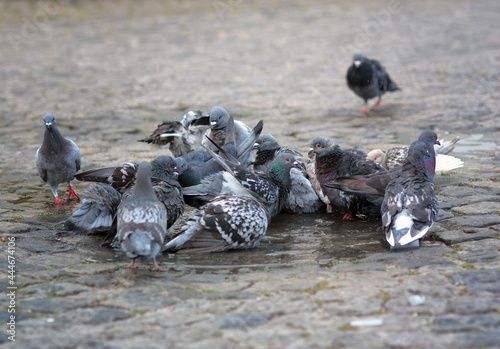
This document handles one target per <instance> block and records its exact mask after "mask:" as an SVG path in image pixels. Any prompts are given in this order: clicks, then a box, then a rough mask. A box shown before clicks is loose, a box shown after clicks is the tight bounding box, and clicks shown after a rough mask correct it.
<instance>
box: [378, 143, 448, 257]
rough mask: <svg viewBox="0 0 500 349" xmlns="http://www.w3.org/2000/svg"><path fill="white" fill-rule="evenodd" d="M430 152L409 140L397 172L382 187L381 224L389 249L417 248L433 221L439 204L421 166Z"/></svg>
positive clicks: (430, 150)
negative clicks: (385, 185)
mask: <svg viewBox="0 0 500 349" xmlns="http://www.w3.org/2000/svg"><path fill="white" fill-rule="evenodd" d="M433 151H434V149H432V148H428V147H427V145H426V144H425V143H424V142H421V141H415V142H413V143H412V144H411V146H410V149H409V151H408V157H407V159H406V160H405V162H404V163H403V165H402V170H401V174H400V175H399V176H398V177H397V178H395V179H394V180H392V181H391V182H390V183H389V185H388V186H387V188H386V190H385V196H384V201H383V203H382V208H381V214H382V225H383V227H384V230H385V233H386V239H387V242H389V244H390V245H391V251H397V250H401V249H412V248H418V247H419V239H421V238H422V237H423V236H424V235H425V234H427V232H428V231H429V229H430V227H431V226H432V224H433V223H434V220H435V218H436V215H437V213H438V208H439V204H438V200H437V198H436V195H435V194H434V184H433V181H432V179H431V178H429V176H428V171H427V170H426V167H425V162H426V161H427V162H429V160H430V158H431V153H432V152H433Z"/></svg>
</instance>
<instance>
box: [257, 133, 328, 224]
mask: <svg viewBox="0 0 500 349" xmlns="http://www.w3.org/2000/svg"><path fill="white" fill-rule="evenodd" d="M254 149H255V150H257V153H256V154H255V160H254V162H253V168H254V170H259V171H267V170H268V169H269V167H270V166H271V163H272V162H273V161H274V159H275V157H276V155H277V154H280V153H289V154H292V155H294V156H295V157H302V154H300V153H299V152H297V151H295V150H293V149H290V148H287V147H281V146H280V145H279V143H278V141H277V140H276V138H274V137H273V136H272V135H270V134H262V135H260V136H259V138H257V141H256V143H255V146H254ZM299 164H301V163H299ZM301 165H302V164H301ZM290 178H291V180H292V188H291V190H290V194H289V195H288V198H287V201H286V203H285V206H284V207H283V210H284V211H285V212H288V213H297V214H302V213H314V212H318V211H319V210H320V209H321V207H323V202H322V201H321V200H320V199H319V197H318V195H317V194H316V191H315V190H314V188H313V186H312V184H311V182H310V181H309V179H308V178H307V173H306V168H305V167H304V166H303V165H302V166H301V168H292V169H291V170H290Z"/></svg>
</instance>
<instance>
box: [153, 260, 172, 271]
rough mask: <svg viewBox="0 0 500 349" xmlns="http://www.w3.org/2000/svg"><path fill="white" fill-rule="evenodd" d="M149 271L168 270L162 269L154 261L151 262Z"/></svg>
mask: <svg viewBox="0 0 500 349" xmlns="http://www.w3.org/2000/svg"><path fill="white" fill-rule="evenodd" d="M151 271H168V270H167V269H162V268H161V267H160V266H159V265H158V264H156V261H155V260H153V268H151Z"/></svg>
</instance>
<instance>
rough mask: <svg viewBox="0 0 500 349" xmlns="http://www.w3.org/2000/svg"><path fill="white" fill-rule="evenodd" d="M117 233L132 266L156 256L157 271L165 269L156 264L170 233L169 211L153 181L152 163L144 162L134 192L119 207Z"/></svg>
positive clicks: (155, 267) (140, 167) (155, 265)
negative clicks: (156, 191) (137, 259)
mask: <svg viewBox="0 0 500 349" xmlns="http://www.w3.org/2000/svg"><path fill="white" fill-rule="evenodd" d="M117 230H118V232H117V236H118V241H119V242H120V246H121V249H122V250H123V251H124V252H126V253H127V257H129V258H132V259H133V261H132V264H131V265H130V266H129V268H136V266H135V259H136V258H138V257H141V258H142V260H143V261H146V260H149V259H153V264H154V266H153V270H154V271H160V270H162V269H161V268H160V267H158V264H156V255H157V254H158V253H159V252H160V249H161V246H162V245H163V241H164V240H165V235H166V234H167V210H166V209H165V206H164V205H163V204H162V203H161V202H160V200H158V198H157V197H156V194H155V192H154V190H153V186H152V184H151V165H150V164H148V163H147V162H143V163H141V164H140V165H139V169H138V170H137V178H136V182H135V186H134V188H133V189H132V193H131V194H130V196H129V197H127V198H122V201H121V203H120V206H119V207H118V215H117Z"/></svg>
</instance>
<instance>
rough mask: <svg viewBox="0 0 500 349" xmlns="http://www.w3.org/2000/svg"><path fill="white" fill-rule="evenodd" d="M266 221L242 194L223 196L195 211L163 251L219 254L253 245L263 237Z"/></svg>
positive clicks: (260, 208)
mask: <svg viewBox="0 0 500 349" xmlns="http://www.w3.org/2000/svg"><path fill="white" fill-rule="evenodd" d="M269 223H270V219H269V215H268V211H267V210H266V209H265V207H264V206H263V205H262V204H260V203H259V201H258V200H257V199H256V198H254V197H252V196H246V195H234V194H224V195H221V196H218V197H216V198H215V199H214V200H212V201H211V202H210V203H208V204H207V205H205V206H202V207H201V208H200V209H199V210H195V211H194V212H193V214H192V215H191V217H189V220H188V221H187V223H186V224H185V225H184V226H183V227H182V233H181V234H179V235H178V236H177V237H175V238H174V239H172V240H171V241H169V242H168V243H167V244H166V245H165V247H164V248H163V251H167V252H174V251H177V250H180V249H183V250H182V251H180V252H188V253H189V252H220V251H225V250H229V249H248V248H253V247H255V246H257V244H258V243H259V242H260V240H261V239H262V237H263V236H264V235H265V234H266V231H267V228H268V226H269Z"/></svg>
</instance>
